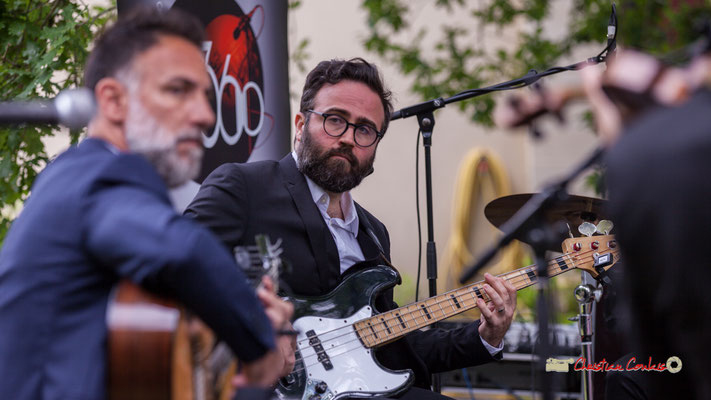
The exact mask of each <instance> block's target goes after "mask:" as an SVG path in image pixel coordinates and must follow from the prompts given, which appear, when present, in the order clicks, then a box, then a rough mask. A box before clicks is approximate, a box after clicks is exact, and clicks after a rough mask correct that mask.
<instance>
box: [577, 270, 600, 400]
mask: <svg viewBox="0 0 711 400" xmlns="http://www.w3.org/2000/svg"><path fill="white" fill-rule="evenodd" d="M582 274H583V276H582V283H581V284H580V285H578V286H577V287H576V288H575V291H574V294H575V299H576V300H577V301H578V307H579V314H578V315H577V316H575V317H573V318H571V320H572V321H578V329H579V331H580V345H581V348H582V349H581V350H582V356H583V358H584V360H585V363H586V364H589V363H593V362H594V361H595V348H594V343H593V337H594V336H593V335H594V333H595V332H594V331H595V325H594V322H595V321H594V315H595V314H594V313H595V303H596V302H597V301H599V300H600V296H601V295H602V289H601V288H600V286H598V285H597V282H595V284H596V285H595V286H593V285H592V284H590V283H586V281H593V282H594V280H593V279H585V278H586V276H585V275H587V272H583V273H582ZM592 374H593V371H590V370H587V369H586V370H584V371H583V374H582V386H583V399H584V400H593V377H592Z"/></svg>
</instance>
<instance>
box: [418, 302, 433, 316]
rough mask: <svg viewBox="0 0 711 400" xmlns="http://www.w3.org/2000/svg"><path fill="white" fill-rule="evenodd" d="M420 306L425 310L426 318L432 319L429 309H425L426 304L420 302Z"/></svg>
mask: <svg viewBox="0 0 711 400" xmlns="http://www.w3.org/2000/svg"><path fill="white" fill-rule="evenodd" d="M420 308H422V310H423V311H424V312H425V315H426V316H427V319H432V317H431V316H430V313H429V311H428V310H427V306H425V305H424V304H421V305H420Z"/></svg>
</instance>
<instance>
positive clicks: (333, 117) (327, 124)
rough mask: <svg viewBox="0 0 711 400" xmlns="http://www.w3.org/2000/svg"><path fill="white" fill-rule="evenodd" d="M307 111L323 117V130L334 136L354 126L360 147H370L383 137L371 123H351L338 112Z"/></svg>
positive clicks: (339, 135)
mask: <svg viewBox="0 0 711 400" xmlns="http://www.w3.org/2000/svg"><path fill="white" fill-rule="evenodd" d="M306 112H310V113H314V114H318V115H320V116H321V117H323V130H324V131H325V132H326V134H328V136H332V137H341V136H342V135H343V134H344V133H346V131H347V130H348V127H351V126H352V127H353V140H354V141H355V143H356V144H357V145H358V146H360V147H370V146H372V145H374V144H375V142H377V141H378V139H379V138H381V137H383V134H382V133H380V132H378V131H377V130H376V129H375V128H373V127H372V126H370V125H362V124H351V123H350V122H348V121H346V119H345V118H343V117H341V116H340V115H338V114H328V113H322V112H318V111H314V110H306Z"/></svg>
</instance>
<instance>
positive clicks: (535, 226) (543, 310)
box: [459, 148, 604, 400]
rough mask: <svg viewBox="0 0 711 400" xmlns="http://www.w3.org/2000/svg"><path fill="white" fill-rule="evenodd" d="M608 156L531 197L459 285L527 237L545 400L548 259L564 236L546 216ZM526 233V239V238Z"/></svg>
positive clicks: (598, 153)
mask: <svg viewBox="0 0 711 400" xmlns="http://www.w3.org/2000/svg"><path fill="white" fill-rule="evenodd" d="M603 154H604V150H603V149H602V148H597V149H596V150H595V151H594V152H593V153H592V154H591V155H590V156H588V158H586V159H585V160H584V161H583V162H582V163H580V165H578V166H577V167H576V168H575V169H574V170H573V171H572V172H571V173H570V174H568V176H566V177H564V178H563V179H562V180H560V181H559V182H554V183H553V184H551V185H549V186H548V187H546V188H545V189H543V191H542V192H541V193H538V194H536V195H535V196H533V197H531V199H530V200H529V201H528V202H526V204H524V205H523V207H521V209H520V210H518V211H517V212H516V214H514V215H513V216H512V217H511V219H509V220H508V221H506V223H504V224H503V225H501V227H500V229H501V231H502V232H503V233H504V234H503V236H502V237H501V238H500V239H499V241H498V242H497V243H496V244H495V245H494V246H492V247H491V248H490V249H489V250H488V251H486V252H485V253H484V255H483V256H482V257H481V258H480V259H479V260H478V261H477V263H476V264H474V265H473V266H471V267H470V268H468V269H467V271H465V272H464V273H463V274H462V276H461V277H460V279H459V281H460V282H461V283H465V282H466V281H468V280H469V279H471V278H472V277H473V276H474V275H475V274H476V273H477V272H478V271H479V270H480V269H481V268H483V267H484V266H485V265H486V264H487V263H488V262H489V261H491V259H492V258H493V257H494V256H495V255H496V253H497V252H498V251H499V249H501V248H503V247H504V246H506V245H507V244H509V243H510V242H511V241H512V240H513V239H514V237H525V238H526V239H527V240H526V242H527V243H529V244H530V245H531V246H532V247H533V250H534V254H535V262H536V273H537V278H536V279H537V281H538V288H539V290H538V298H537V305H536V307H537V311H538V313H537V314H538V338H539V339H540V346H539V352H538V368H539V371H541V376H542V379H541V387H542V391H543V399H544V400H552V399H553V392H552V387H551V378H552V377H551V375H550V374H548V373H546V372H545V362H546V360H547V359H548V357H549V356H551V355H552V354H551V350H550V349H551V344H550V339H551V338H550V335H549V334H548V322H549V319H550V317H549V303H550V301H549V296H550V293H549V290H548V278H549V277H548V268H547V266H548V263H547V258H546V249H548V248H550V247H552V245H554V244H558V243H560V236H561V233H563V232H559V231H556V230H555V229H551V227H549V226H547V224H545V223H544V222H543V221H545V219H544V216H545V213H546V211H547V210H548V209H549V208H551V207H552V206H553V205H554V204H555V203H556V202H557V201H563V200H565V199H566V198H567V196H568V193H567V192H566V187H567V186H568V184H569V183H570V182H571V181H572V180H573V179H575V178H576V177H577V176H579V175H580V174H581V173H582V172H583V171H585V170H586V169H588V168H589V167H590V166H592V165H593V164H595V163H597V162H598V161H599V160H600V159H601V158H602V155H603ZM524 233H525V236H523V235H522V234H524Z"/></svg>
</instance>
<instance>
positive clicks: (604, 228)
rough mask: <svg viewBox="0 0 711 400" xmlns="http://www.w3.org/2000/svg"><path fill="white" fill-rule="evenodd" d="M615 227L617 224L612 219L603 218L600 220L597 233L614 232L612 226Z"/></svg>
mask: <svg viewBox="0 0 711 400" xmlns="http://www.w3.org/2000/svg"><path fill="white" fill-rule="evenodd" d="M614 227H615V224H613V223H612V221H610V220H607V219H603V220H601V221H600V222H598V224H597V227H596V228H595V230H596V231H597V233H600V234H603V235H607V234H609V233H610V232H612V228H614Z"/></svg>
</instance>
